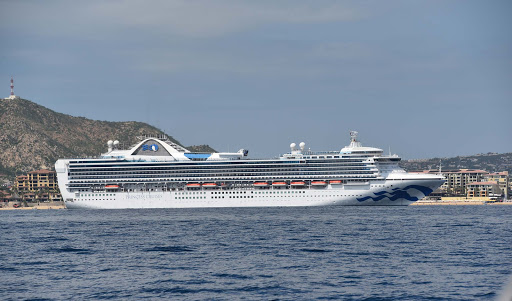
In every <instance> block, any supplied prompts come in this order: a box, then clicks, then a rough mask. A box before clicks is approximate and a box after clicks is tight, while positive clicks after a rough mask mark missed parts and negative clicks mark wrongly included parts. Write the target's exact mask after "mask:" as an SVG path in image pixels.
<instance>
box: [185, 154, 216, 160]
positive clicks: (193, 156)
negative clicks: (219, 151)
mask: <svg viewBox="0 0 512 301" xmlns="http://www.w3.org/2000/svg"><path fill="white" fill-rule="evenodd" d="M184 155H185V157H187V158H189V159H208V158H210V156H211V155H212V154H194V153H184Z"/></svg>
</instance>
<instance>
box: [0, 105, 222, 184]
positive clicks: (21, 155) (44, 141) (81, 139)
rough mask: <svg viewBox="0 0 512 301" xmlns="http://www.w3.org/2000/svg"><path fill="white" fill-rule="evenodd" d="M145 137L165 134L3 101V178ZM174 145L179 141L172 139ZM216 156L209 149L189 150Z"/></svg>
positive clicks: (0, 123) (136, 124)
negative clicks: (110, 141)
mask: <svg viewBox="0 0 512 301" xmlns="http://www.w3.org/2000/svg"><path fill="white" fill-rule="evenodd" d="M142 134H151V135H159V134H165V133H163V132H162V131H161V130H159V129H157V128H155V127H153V126H151V125H149V124H146V123H142V122H135V121H127V122H108V121H97V120H91V119H87V118H84V117H73V116H70V115H66V114H62V113H57V112H54V111H52V110H50V109H48V108H45V107H43V106H41V105H38V104H36V103H34V102H32V101H29V100H26V99H14V100H5V99H2V100H0V149H1V152H0V174H7V175H11V176H12V175H13V174H15V173H25V172H27V171H31V170H36V169H40V168H45V167H46V168H53V164H54V163H55V161H56V160H57V159H58V158H69V157H82V156H96V155H99V154H100V153H103V152H105V151H106V148H107V146H106V142H107V141H108V140H119V141H120V142H121V143H123V144H124V145H131V144H134V143H136V142H137V139H136V136H138V135H142ZM168 137H169V139H171V140H172V141H173V142H175V143H177V144H180V145H181V143H179V142H178V141H176V139H174V138H173V137H171V136H168ZM187 148H188V149H190V150H191V151H202V152H212V151H214V150H213V149H212V148H210V147H209V146H208V145H200V146H190V147H187Z"/></svg>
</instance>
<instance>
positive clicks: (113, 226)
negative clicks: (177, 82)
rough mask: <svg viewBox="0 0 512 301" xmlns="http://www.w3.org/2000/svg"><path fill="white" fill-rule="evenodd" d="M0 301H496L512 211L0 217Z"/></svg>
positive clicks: (507, 261)
mask: <svg viewBox="0 0 512 301" xmlns="http://www.w3.org/2000/svg"><path fill="white" fill-rule="evenodd" d="M0 226H1V229H0V245H1V248H0V300H19V299H36V300H63V299H66V300H67V299H75V300H76V299H78V300H81V299H98V300H99V299H114V300H115V299H118V300H126V299H151V300H153V299H173V300H179V299H183V300H204V299H220V300H227V299H230V300H232V299H249V300H254V299H257V300H312V299H315V300H324V299H337V300H494V299H496V298H497V295H498V294H499V293H500V290H501V289H502V287H503V286H504V284H505V283H506V282H507V280H508V279H509V276H510V274H511V273H512V252H511V251H512V206H432V207H426V206H409V207H399V208H396V207H316V208H249V209H247V208H245V209H243V208H230V209H199V210H198V209H187V210H183V209H168V210H148V209H146V210H45V211H43V210H31V211H21V210H18V211H0Z"/></svg>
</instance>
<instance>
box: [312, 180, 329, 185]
mask: <svg viewBox="0 0 512 301" xmlns="http://www.w3.org/2000/svg"><path fill="white" fill-rule="evenodd" d="M311 185H312V186H325V185H327V182H325V181H313V182H311Z"/></svg>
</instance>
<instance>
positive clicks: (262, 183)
mask: <svg viewBox="0 0 512 301" xmlns="http://www.w3.org/2000/svg"><path fill="white" fill-rule="evenodd" d="M252 186H254V187H268V183H267V182H255V183H254V184H252Z"/></svg>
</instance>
